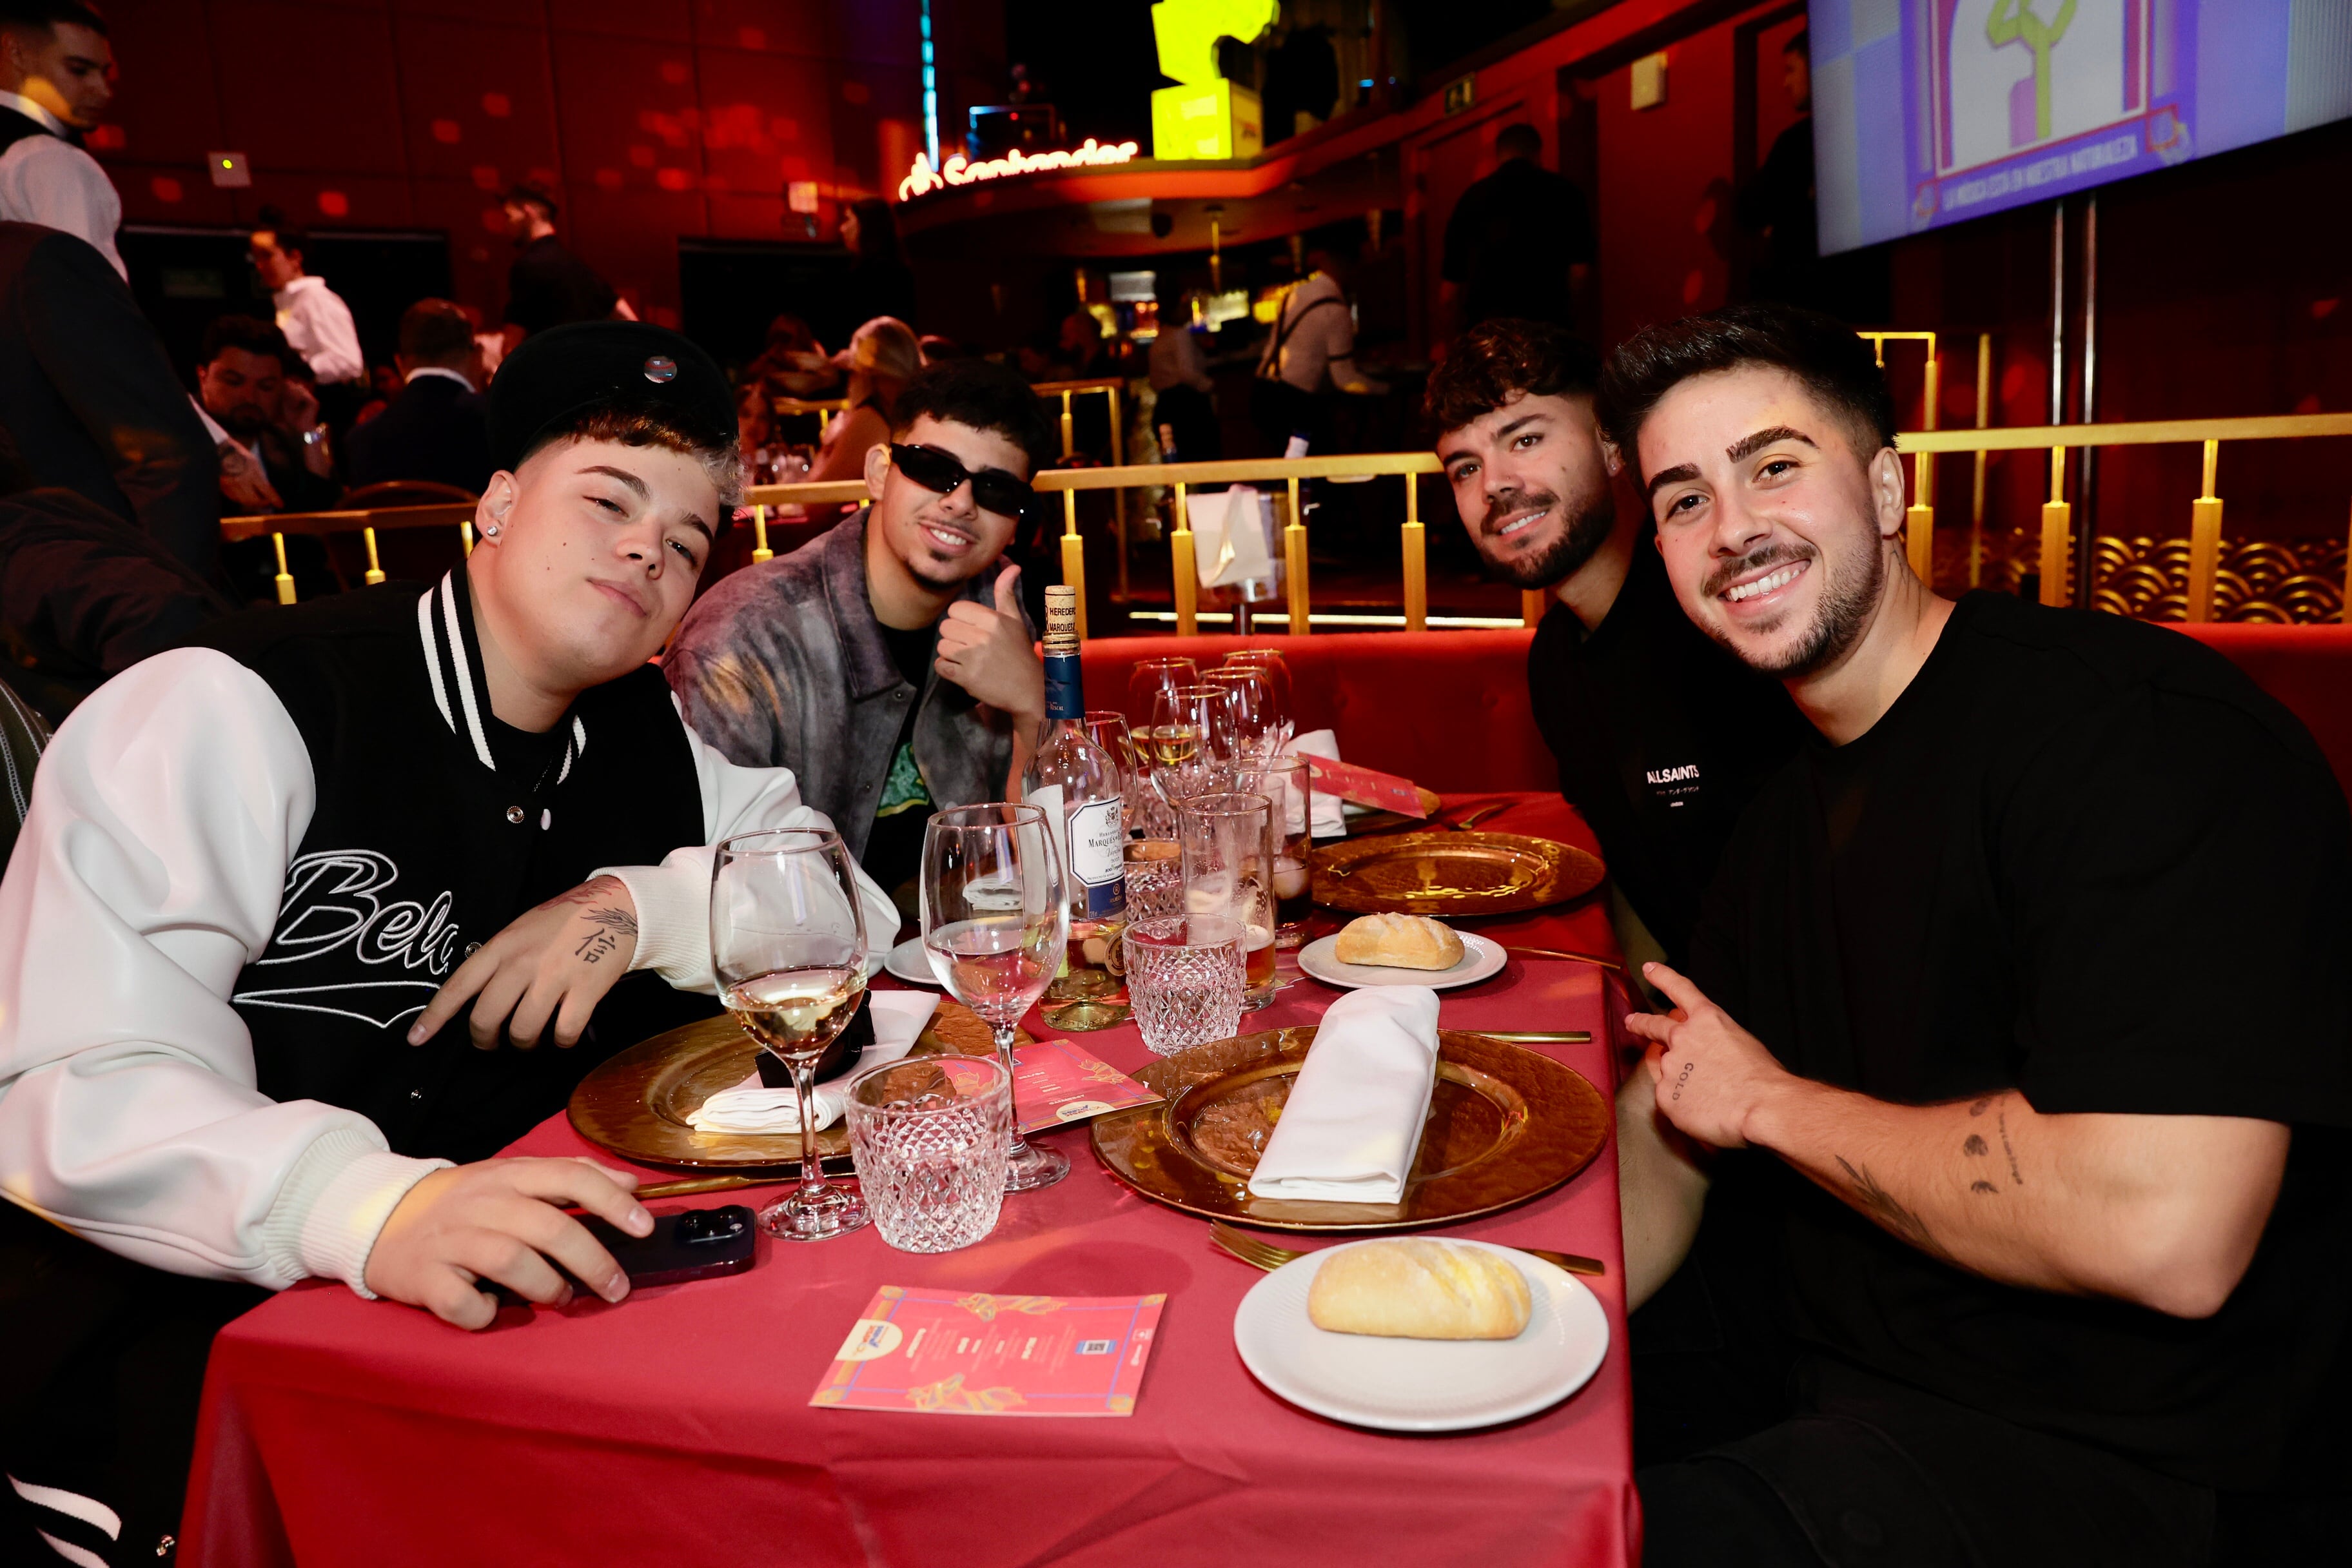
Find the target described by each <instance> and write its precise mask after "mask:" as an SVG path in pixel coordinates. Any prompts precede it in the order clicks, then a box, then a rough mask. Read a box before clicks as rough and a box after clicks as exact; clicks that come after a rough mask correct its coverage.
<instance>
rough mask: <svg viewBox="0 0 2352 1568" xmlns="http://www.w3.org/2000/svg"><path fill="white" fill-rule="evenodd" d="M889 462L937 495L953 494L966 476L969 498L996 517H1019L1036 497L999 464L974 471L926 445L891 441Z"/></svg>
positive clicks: (950, 455) (1022, 482) (1023, 483)
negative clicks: (969, 486)
mask: <svg viewBox="0 0 2352 1568" xmlns="http://www.w3.org/2000/svg"><path fill="white" fill-rule="evenodd" d="M890 464H891V466H892V467H893V468H897V469H898V471H899V472H900V473H902V474H904V475H906V476H907V477H908V479H912V480H914V481H915V482H916V483H917V484H919V485H920V486H922V487H923V488H924V489H927V490H936V491H937V492H939V493H940V495H950V494H953V493H954V491H955V489H956V487H957V486H959V485H961V484H962V483H963V482H964V481H965V480H966V479H970V480H971V499H972V500H974V501H975V502H977V503H978V504H979V507H980V510H982V511H992V512H994V513H996V515H997V516H999V517H1019V516H1020V515H1021V510H1022V509H1023V508H1024V507H1025V506H1027V505H1028V504H1029V503H1030V502H1031V501H1033V500H1036V499H1037V492H1036V491H1035V490H1033V489H1030V488H1029V486H1028V485H1027V483H1026V482H1024V481H1023V480H1021V479H1014V478H1013V476H1012V475H1011V474H1008V473H1006V472H1005V471H1004V470H1003V469H1002V468H982V469H981V470H980V471H979V472H977V473H974V472H973V471H972V470H971V469H970V468H965V467H964V466H963V464H962V463H961V462H960V461H958V460H957V459H956V458H955V457H954V456H953V455H952V454H950V453H947V452H942V451H940V450H938V449H936V448H934V447H908V446H902V445H900V444H899V443H898V442H896V441H893V442H892V443H890Z"/></svg>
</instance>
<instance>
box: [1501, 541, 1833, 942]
mask: <svg viewBox="0 0 2352 1568" xmlns="http://www.w3.org/2000/svg"><path fill="white" fill-rule="evenodd" d="M1528 696H1529V698H1530V699H1531V700H1532V702H1533V705H1534V708H1535V714H1536V727H1537V728H1538V730H1540V731H1542V732H1543V738H1544V744H1546V745H1547V746H1549V747H1550V748H1551V753H1552V756H1553V757H1554V759H1556V760H1557V761H1558V762H1559V787H1560V793H1561V794H1562V795H1566V796H1567V797H1568V799H1569V803H1570V805H1574V806H1575V807H1576V809H1577V810H1578V811H1579V812H1580V813H1581V814H1582V815H1583V816H1584V820H1585V821H1586V822H1587V823H1588V824H1590V825H1591V828H1592V833H1593V837H1596V838H1598V839H1600V841H1601V858H1602V859H1604V860H1606V861H1607V862H1608V864H1609V874H1610V875H1611V876H1612V877H1613V878H1615V879H1616V880H1617V886H1618V888H1619V889H1621V890H1622V892H1623V893H1624V895H1625V898H1626V901H1627V902H1629V903H1631V904H1632V905H1633V910H1634V912H1635V913H1637V914H1639V915H1640V916H1641V917H1642V923H1643V924H1644V925H1646V926H1648V927H1649V928H1650V934H1651V935H1653V936H1654V937H1656V938H1657V939H1658V944H1659V945H1660V946H1661V947H1663V948H1664V949H1665V952H1666V956H1667V957H1668V958H1669V959H1670V960H1671V961H1673V962H1675V963H1681V962H1682V961H1683V958H1684V955H1685V952H1686V950H1687V949H1688V947H1689V945H1690V934H1691V927H1692V925H1693V923H1694V922H1695V921H1696V920H1697V918H1698V908H1699V897H1700V895H1701V894H1703V893H1704V892H1705V891H1706V885H1707V882H1708V880H1709V879H1711V878H1712V877H1713V876H1714V874H1715V866H1716V860H1717V857H1718V856H1720V855H1721V853H1722V851H1723V846H1724V842H1725V841H1726V840H1727V838H1729V837H1730V836H1731V828H1732V825H1733V824H1734V823H1735V822H1737V821H1738V819H1739V813H1740V812H1741V810H1742V809H1744V808H1745V807H1746V806H1747V805H1748V801H1749V800H1750V799H1752V798H1753V797H1754V796H1755V794H1756V791H1757V789H1758V788H1759V786H1760V785H1761V784H1762V783H1763V781H1764V780H1766V779H1767V778H1769V777H1770V776H1771V775H1772V774H1773V773H1775V772H1776V771H1777V770H1778V769H1779V768H1780V765H1781V764H1782V763H1785V762H1787V761H1788V760H1789V758H1790V756H1792V755H1793V754H1795V752H1796V751H1797V748H1798V747H1799V746H1801V744H1803V743H1804V740H1805V737H1807V736H1809V735H1811V733H1812V730H1811V727H1810V726H1808V725H1807V724H1806V723H1805V721H1804V719H1803V718H1802V717H1801V715H1800V714H1799V713H1798V712H1797V710H1796V707H1795V705H1794V704H1793V703H1791V702H1790V700H1789V696H1788V693H1787V692H1786V691H1784V690H1783V689H1781V687H1780V682H1779V681H1777V680H1773V679H1769V678H1768V677H1765V676H1761V675H1758V674H1756V673H1755V672H1754V671H1753V670H1750V669H1748V668H1747V667H1746V666H1744V665H1742V664H1741V663H1740V662H1739V661H1738V659H1736V658H1733V657H1732V656H1731V655H1730V654H1728V653H1727V652H1726V651H1724V650H1723V649H1722V648H1720V647H1717V646H1716V645H1715V643H1714V642H1713V641H1712V640H1710V639H1709V638H1708V637H1707V636H1706V633H1704V632H1702V631H1700V630H1699V629H1698V628H1697V627H1696V626H1693V625H1691V623H1690V621H1689V619H1688V618H1687V617H1685V616H1684V614H1683V611H1682V606H1681V605H1678V604H1676V603H1675V591H1674V587H1673V585H1672V584H1670V583H1668V582H1667V580H1666V568H1665V563H1664V562H1663V561H1661V560H1660V559H1659V557H1658V552H1657V546H1656V545H1655V543H1654V542H1653V541H1652V539H1651V538H1650V537H1649V536H1648V535H1647V534H1644V536H1643V539H1642V540H1641V541H1640V542H1638V543H1637V544H1635V546H1634V547H1633V566H1632V569H1631V570H1630V571H1628V572H1627V574H1626V575H1625V583H1624V586H1622V588H1620V589H1619V590H1618V591H1617V601H1616V603H1615V604H1613V605H1610V607H1609V614H1608V615H1607V616H1603V617H1602V618H1601V624H1600V625H1599V626H1595V627H1594V628H1593V629H1592V632H1591V635H1590V636H1587V635H1586V634H1585V632H1584V628H1583V626H1581V625H1580V623H1579V622H1578V620H1577V618H1576V616H1574V615H1573V614H1571V613H1570V610H1569V608H1568V606H1567V605H1560V604H1555V605H1552V607H1551V610H1550V613H1549V614H1548V615H1546V616H1544V618H1543V621H1542V623H1541V624H1540V625H1539V626H1538V627H1537V628H1536V635H1535V638H1534V640H1533V641H1532V642H1531V643H1530V644H1529V645H1528Z"/></svg>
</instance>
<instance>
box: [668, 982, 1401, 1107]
mask: <svg viewBox="0 0 2352 1568" xmlns="http://www.w3.org/2000/svg"><path fill="white" fill-rule="evenodd" d="M866 998H867V999H866V1005H867V1006H868V1007H869V1008H870V1009H872V1011H873V1014H874V1043H873V1044H871V1045H869V1046H867V1047H866V1048H865V1049H864V1050H863V1051H861V1052H859V1053H858V1056H857V1061H856V1065H855V1066H853V1067H852V1068H850V1069H849V1070H848V1071H847V1072H845V1073H843V1074H842V1075H841V1076H840V1077H839V1078H836V1079H833V1080H832V1081H830V1082H828V1083H821V1084H819V1085H817V1086H816V1092H815V1093H814V1094H813V1095H811V1096H810V1097H809V1098H810V1100H811V1101H812V1103H814V1106H815V1108H816V1125H817V1130H818V1131H824V1129H825V1128H828V1127H830V1126H832V1125H833V1124H834V1123H835V1122H836V1121H840V1120H841V1118H842V1113H843V1111H844V1110H845V1109H846V1108H847V1107H848V1104H849V1080H850V1079H853V1078H856V1076H857V1075H858V1074H859V1073H861V1072H864V1071H865V1070H866V1068H871V1067H880V1066H881V1065H882V1064H883V1063H884V1062H895V1061H897V1060H898V1058H900V1057H903V1056H905V1055H906V1054H907V1053H908V1051H910V1050H913V1049H914V1048H915V1039H916V1037H918V1036H919V1035H920V1034H921V1033H922V1032H923V1026H924V1025H926V1024H928V1023H929V1022H930V1021H931V1015H932V1013H934V1012H935V1011H937V1010H938V1008H939V1005H940V999H939V997H938V996H937V995H936V994H933V993H931V992H929V991H872V992H868V993H867V994H866ZM1433 1016H1434V1015H1433ZM686 1123H687V1125H688V1126H689V1127H691V1128H693V1129H694V1130H695V1131H698V1132H797V1131H800V1130H801V1105H800V1096H799V1091H798V1090H796V1089H770V1088H769V1087H767V1085H765V1084H763V1083H761V1081H760V1071H759V1069H758V1068H752V1069H751V1077H750V1078H747V1079H744V1080H743V1081H742V1082H741V1083H739V1084H737V1085H736V1086H735V1087H734V1088H732V1089H720V1090H719V1092H718V1093H717V1094H714V1095H712V1096H711V1097H710V1098H709V1100H704V1101H703V1102H702V1103H701V1104H700V1105H698V1106H697V1107H696V1108H695V1109H694V1110H691V1111H689V1112H688V1114H687V1118H686Z"/></svg>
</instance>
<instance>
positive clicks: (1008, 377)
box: [890, 359, 1055, 474]
mask: <svg viewBox="0 0 2352 1568" xmlns="http://www.w3.org/2000/svg"><path fill="white" fill-rule="evenodd" d="M926 414H928V415H929V416H931V417H932V418H934V419H944V420H950V421H952V422H953V423H955V424H958V425H969V426H971V427H972V428H973V429H975V430H993V431H994V432H996V434H998V435H1000V436H1002V437H1004V438H1005V439H1006V440H1008V441H1010V442H1012V443H1013V445H1014V446H1016V447H1020V448H1021V449H1022V451H1024V452H1025V453H1027V454H1028V456H1029V471H1030V472H1031V473H1033V474H1034V473H1035V472H1036V471H1037V470H1038V469H1040V468H1044V467H1045V465H1046V463H1047V462H1049V461H1051V460H1052V458H1053V456H1054V453H1055V438H1054V427H1053V426H1052V425H1051V424H1049V423H1048V422H1047V420H1046V418H1045V405H1044V404H1042V403H1040V402H1039V401H1038V400H1037V395H1036V393H1034V392H1033V391H1032V390H1030V386H1029V384H1028V383H1027V382H1026V381H1024V380H1023V379H1022V378H1021V373H1020V372H1019V371H1017V370H1014V369H1013V367H1012V366H1010V365H1004V364H998V363H995V362H994V361H992V360H984V359H951V360H949V361H947V362H946V363H943V364H934V365H927V366H925V367H924V368H923V369H922V370H921V371H919V372H918V373H917V374H915V376H914V378H913V379H912V380H910V381H908V383H907V384H906V386H905V388H904V389H903V390H901V391H900V392H899V394H898V397H897V398H896V399H895V400H894V401H893V402H892V404H891V405H890V425H891V428H892V430H893V432H894V433H896V434H898V435H901V436H903V435H905V434H906V433H907V432H908V430H909V429H911V428H912V427H913V426H914V423H915V421H916V420H917V419H919V418H920V417H921V416H924V415H926Z"/></svg>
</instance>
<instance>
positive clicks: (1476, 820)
mask: <svg viewBox="0 0 2352 1568" xmlns="http://www.w3.org/2000/svg"><path fill="white" fill-rule="evenodd" d="M1518 804H1519V803H1518V802H1517V801H1515V800H1501V801H1496V803H1495V804H1494V805H1482V806H1480V807H1479V808H1478V809H1477V810H1475V811H1474V812H1472V813H1470V815H1468V816H1465V817H1464V818H1463V819H1462V820H1461V821H1459V822H1449V823H1447V824H1446V825H1445V826H1448V827H1450V828H1452V829H1454V832H1456V833H1467V832H1469V831H1470V830H1471V829H1472V828H1473V827H1475V826H1478V824H1480V823H1482V822H1484V821H1486V819H1487V818H1488V817H1490V816H1501V815H1502V814H1503V813H1504V812H1507V811H1508V810H1510V809H1511V807H1513V806H1515V805H1518Z"/></svg>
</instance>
